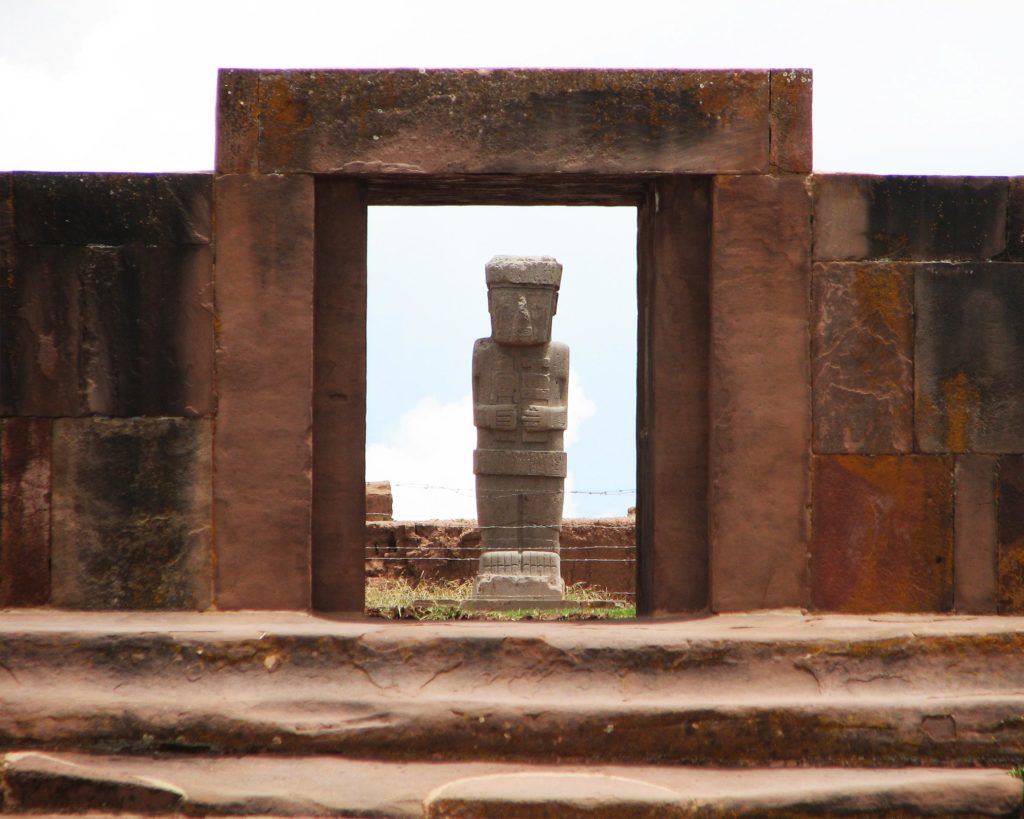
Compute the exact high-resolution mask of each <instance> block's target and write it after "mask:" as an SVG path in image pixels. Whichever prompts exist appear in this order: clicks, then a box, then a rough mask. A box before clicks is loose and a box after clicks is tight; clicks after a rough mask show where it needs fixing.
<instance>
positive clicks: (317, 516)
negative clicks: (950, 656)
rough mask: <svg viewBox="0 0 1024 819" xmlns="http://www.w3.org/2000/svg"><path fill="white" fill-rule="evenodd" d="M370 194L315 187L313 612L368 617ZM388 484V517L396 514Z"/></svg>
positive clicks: (341, 183) (345, 186)
mask: <svg viewBox="0 0 1024 819" xmlns="http://www.w3.org/2000/svg"><path fill="white" fill-rule="evenodd" d="M366 222H367V210H366V189H365V185H364V184H363V183H362V182H361V181H360V180H357V179H343V178H342V179H339V178H331V179H321V180H317V182H316V230H317V241H316V262H315V263H316V275H315V280H316V281H315V284H314V306H313V310H314V321H313V326H314V334H315V335H314V349H313V429H314V434H313V521H312V538H313V546H312V551H313V608H315V609H316V610H317V611H348V612H359V613H361V612H362V611H363V606H364V591H365V588H366V561H365V558H366V548H365V537H366V527H365V524H364V523H363V521H364V520H365V519H366V518H367V514H368V512H369V509H368V508H367V500H368V488H369V485H368V484H366V483H365V481H366V465H365V461H366ZM390 491H391V487H390V484H389V485H388V496H387V497H388V506H387V508H388V517H390V510H391V501H390V498H391V495H390Z"/></svg>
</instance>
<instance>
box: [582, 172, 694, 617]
mask: <svg viewBox="0 0 1024 819" xmlns="http://www.w3.org/2000/svg"><path fill="white" fill-rule="evenodd" d="M711 195H712V192H711V180H709V179H707V178H706V177H674V178H668V179H662V180H659V181H658V183H657V184H656V186H654V193H653V195H652V196H651V197H650V199H649V200H648V201H647V202H646V203H645V205H644V207H642V208H641V209H640V219H639V243H638V244H639V249H640V250H639V257H638V271H637V275H638V278H639V288H640V303H641V304H644V305H646V309H642V310H641V312H640V321H639V333H640V335H639V338H640V342H639V347H640V349H641V350H642V353H641V356H640V370H639V375H638V379H637V393H638V398H639V401H638V419H637V420H638V424H637V427H638V431H639V435H638V438H637V476H638V483H637V487H638V495H639V498H640V503H639V508H638V529H639V533H638V541H639V549H638V554H637V559H638V563H639V571H638V574H637V579H638V581H639V582H638V587H637V607H638V613H640V614H647V615H651V614H653V615H673V614H677V613H679V612H685V611H702V610H705V609H707V607H708V605H709V602H710V590H709V582H708V577H709V565H708V431H707V430H708V424H707V418H708V400H709V399H708V354H709V349H710V326H709V325H710V313H711V311H710V303H711V302H710V293H709V291H710V286H711V277H710V276H709V268H710V262H711V241H710V240H711V232H710V230H709V225H710V222H711V219H712V207H711ZM684 430H685V432H684V433H683V434H680V432H681V431H684ZM563 531H564V529H563ZM562 544H563V548H564V547H565V545H566V544H567V541H566V540H565V538H563V539H562ZM568 556H569V557H571V556H572V554H571V553H570V554H569V555H568ZM580 556H581V557H585V556H586V555H585V554H584V553H580ZM614 557H619V558H621V557H624V555H622V554H619V555H614ZM563 559H565V557H563ZM605 565H614V564H605ZM621 565H622V564H620V566H621ZM625 567H628V564H626V566H624V568H625Z"/></svg>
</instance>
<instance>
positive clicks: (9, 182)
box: [0, 173, 14, 248]
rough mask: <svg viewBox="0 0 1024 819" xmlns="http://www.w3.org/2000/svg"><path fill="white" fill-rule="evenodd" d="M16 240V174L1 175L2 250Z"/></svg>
mask: <svg viewBox="0 0 1024 819" xmlns="http://www.w3.org/2000/svg"><path fill="white" fill-rule="evenodd" d="M13 240H14V174H10V173H0V248H2V247H3V246H4V244H5V243H7V242H10V241H13Z"/></svg>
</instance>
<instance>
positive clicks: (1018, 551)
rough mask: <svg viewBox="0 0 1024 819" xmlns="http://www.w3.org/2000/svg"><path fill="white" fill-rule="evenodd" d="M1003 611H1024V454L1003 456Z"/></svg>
mask: <svg viewBox="0 0 1024 819" xmlns="http://www.w3.org/2000/svg"><path fill="white" fill-rule="evenodd" d="M996 505H997V508H998V510H999V512H998V529H999V612H1000V614H1024V455H1007V456H1005V457H1003V458H1000V462H999V471H998V474H997V482H996Z"/></svg>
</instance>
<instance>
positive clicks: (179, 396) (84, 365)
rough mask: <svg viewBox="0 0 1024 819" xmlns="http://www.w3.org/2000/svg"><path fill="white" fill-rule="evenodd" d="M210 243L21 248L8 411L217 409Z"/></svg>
mask: <svg viewBox="0 0 1024 819" xmlns="http://www.w3.org/2000/svg"><path fill="white" fill-rule="evenodd" d="M212 265H213V254H212V251H211V249H210V248H209V247H207V246H181V247H176V248H164V247H156V248H147V247H120V248H114V247H57V246H35V247H29V246H19V247H18V248H17V253H16V260H15V268H14V271H13V272H12V273H11V274H10V275H8V276H7V277H6V278H5V280H4V281H3V282H2V283H0V296H2V298H3V305H2V311H3V326H2V328H0V341H2V344H3V351H2V353H0V356H2V358H3V371H2V373H3V376H4V381H3V385H2V387H3V389H2V398H3V402H2V411H3V413H4V414H5V415H35V416H47V417H61V416H78V415H90V414H101V415H112V416H138V415H162V416H167V415H206V414H209V413H211V412H212V410H213V395H212V393H213V316H212V311H213V292H212V285H211V278H212Z"/></svg>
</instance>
